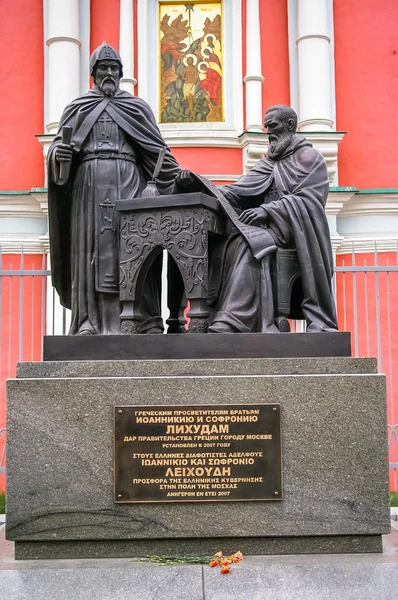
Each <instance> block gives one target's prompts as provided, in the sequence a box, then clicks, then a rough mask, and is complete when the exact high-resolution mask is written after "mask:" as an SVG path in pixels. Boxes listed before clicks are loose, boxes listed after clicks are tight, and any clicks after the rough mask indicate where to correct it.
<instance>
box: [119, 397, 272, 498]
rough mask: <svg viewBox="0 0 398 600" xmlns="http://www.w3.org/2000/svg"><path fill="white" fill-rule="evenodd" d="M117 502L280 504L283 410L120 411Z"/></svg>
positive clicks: (248, 407)
mask: <svg viewBox="0 0 398 600" xmlns="http://www.w3.org/2000/svg"><path fill="white" fill-rule="evenodd" d="M114 415H115V417H114V418H115V420H114V423H115V455H114V456H115V471H114V476H115V479H114V481H115V490H114V491H115V496H114V501H115V502H121V503H125V502H211V501H217V502H219V501H232V502H233V501H244V500H246V501H247V500H282V495H283V494H282V451H281V426H280V404H275V403H274V404H247V405H245V406H242V405H239V404H231V405H225V404H215V405H209V404H204V405H189V406H188V405H187V406H174V405H169V406H168V405H159V406H153V405H150V406H117V407H115V412H114Z"/></svg>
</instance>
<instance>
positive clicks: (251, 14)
mask: <svg viewBox="0 0 398 600" xmlns="http://www.w3.org/2000/svg"><path fill="white" fill-rule="evenodd" d="M243 81H244V83H245V85H246V131H262V130H263V116H264V115H263V107H262V93H261V92H262V90H261V88H262V83H263V81H264V77H263V76H262V72H261V39H260V9H259V0H247V3H246V76H245V77H244V79H243Z"/></svg>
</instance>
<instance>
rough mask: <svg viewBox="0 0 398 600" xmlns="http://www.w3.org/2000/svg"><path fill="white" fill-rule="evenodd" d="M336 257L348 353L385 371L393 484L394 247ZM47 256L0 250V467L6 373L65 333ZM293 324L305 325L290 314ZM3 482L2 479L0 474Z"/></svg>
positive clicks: (397, 454) (396, 389)
mask: <svg viewBox="0 0 398 600" xmlns="http://www.w3.org/2000/svg"><path fill="white" fill-rule="evenodd" d="M354 249H355V250H358V241H356V242H355V248H354V243H353V245H352V252H351V254H346V255H344V256H343V257H337V266H336V269H335V271H336V273H335V277H334V282H333V284H334V292H335V298H336V306H337V311H338V315H339V326H340V329H341V330H344V331H350V332H351V337H352V354H353V356H376V357H377V359H378V369H379V372H383V373H385V374H386V379H387V398H388V400H387V401H388V441H389V453H390V474H391V488H392V489H395V490H397V489H398V422H397V421H398V327H396V323H397V322H398V321H397V320H398V247H397V250H396V252H394V253H392V252H391V250H389V251H388V252H383V251H381V250H380V248H378V247H377V244H375V246H374V249H373V252H372V253H369V251H368V252H366V253H363V254H356V253H355V252H354ZM46 265H47V256H46V254H43V255H42V256H37V255H35V256H34V257H32V256H31V255H24V254H23V253H22V254H21V255H19V256H16V255H14V256H10V255H3V256H2V255H1V250H0V369H1V372H0V458H1V462H0V475H1V474H2V473H4V471H5V449H4V439H5V403H6V399H5V380H6V379H7V378H10V377H14V376H15V367H16V363H17V362H18V361H22V360H33V361H36V360H41V358H42V338H43V335H52V334H58V335H65V334H66V333H67V330H68V328H69V319H70V315H69V311H66V310H65V309H64V308H62V307H61V306H60V304H59V302H58V297H57V295H56V293H55V290H54V289H53V288H52V286H51V279H50V275H51V273H50V271H49V269H47V268H46ZM292 330H293V331H304V330H305V325H304V324H303V323H302V322H294V323H293V327H292ZM0 488H1V482H0Z"/></svg>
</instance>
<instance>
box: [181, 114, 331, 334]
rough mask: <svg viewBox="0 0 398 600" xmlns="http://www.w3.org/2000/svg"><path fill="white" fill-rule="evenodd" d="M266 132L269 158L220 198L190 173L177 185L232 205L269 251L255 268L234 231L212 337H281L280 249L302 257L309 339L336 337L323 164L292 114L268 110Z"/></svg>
mask: <svg viewBox="0 0 398 600" xmlns="http://www.w3.org/2000/svg"><path fill="white" fill-rule="evenodd" d="M264 126H265V127H266V129H267V132H268V137H269V149H268V154H267V157H266V158H263V159H262V160H260V161H258V163H257V164H256V165H255V166H254V167H253V169H252V170H251V171H249V173H248V174H247V175H244V176H243V177H241V178H240V179H239V181H238V182H237V183H235V184H231V185H226V186H225V187H223V188H221V189H218V190H217V189H216V188H214V186H211V184H210V185H209V183H206V181H205V180H204V178H201V177H198V176H196V175H195V174H193V173H190V172H189V171H182V172H181V174H180V175H179V176H178V178H177V182H176V183H177V185H178V187H179V188H180V189H181V190H190V191H206V188H207V190H208V191H211V192H212V193H213V194H214V195H216V196H217V197H219V199H220V203H221V205H222V204H223V203H224V202H225V201H228V202H229V204H230V205H231V206H233V207H234V208H235V210H236V212H237V213H238V214H239V215H240V217H239V221H240V223H241V224H242V225H243V226H253V227H252V230H253V229H254V228H258V239H260V240H262V242H260V243H264V247H263V252H262V253H261V252H258V256H259V255H261V254H262V257H263V258H262V260H256V259H255V258H254V256H253V251H252V248H250V247H249V245H248V243H247V240H245V239H244V237H243V236H242V235H241V234H240V233H238V232H237V230H236V229H235V232H234V233H232V235H231V236H230V238H229V240H228V242H227V247H226V250H225V253H224V261H223V267H222V279H221V284H220V291H219V295H218V299H217V301H216V303H215V306H214V312H213V316H212V318H211V320H210V321H211V325H210V327H209V329H208V331H209V332H212V333H234V332H236V333H248V332H269V333H272V332H278V329H277V327H276V325H275V316H276V311H275V306H274V298H273V283H274V281H275V277H276V275H277V273H276V268H275V264H276V263H275V254H276V252H277V251H278V249H283V248H286V249H295V250H296V253H297V262H298V264H299V268H300V275H301V284H302V292H303V296H302V301H301V312H302V315H303V317H304V319H305V321H306V323H307V331H308V332H316V331H335V330H336V329H337V321H336V311H335V304H334V299H333V293H332V283H331V282H332V276H333V254H332V247H331V242H330V234H329V227H328V222H327V217H326V213H325V205H326V200H327V196H328V191H329V183H328V174H327V168H326V163H325V160H324V158H323V156H322V155H321V154H320V153H319V152H318V151H317V150H315V149H314V148H313V147H312V144H310V142H308V141H307V140H306V139H305V138H304V137H302V136H300V135H297V134H296V128H297V115H296V113H295V112H294V110H293V109H292V108H290V107H289V106H284V105H277V106H272V107H271V108H269V109H268V110H267V112H266V114H265V118H264ZM220 197H221V198H220ZM238 229H239V227H238ZM244 231H245V228H244V227H243V228H242V232H243V233H244ZM251 235H252V236H253V231H251ZM254 237H256V235H255V230H254Z"/></svg>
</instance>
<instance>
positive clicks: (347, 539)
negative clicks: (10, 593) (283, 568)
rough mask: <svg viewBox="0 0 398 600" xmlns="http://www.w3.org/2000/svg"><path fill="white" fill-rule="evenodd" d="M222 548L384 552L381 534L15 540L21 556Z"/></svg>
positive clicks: (116, 555)
mask: <svg viewBox="0 0 398 600" xmlns="http://www.w3.org/2000/svg"><path fill="white" fill-rule="evenodd" d="M219 548H224V549H225V552H227V549H230V552H231V553H232V552H234V551H235V548H239V550H240V551H241V552H242V553H243V554H244V555H248V554H250V555H263V554H337V553H339V554H354V553H366V552H381V551H382V539H381V535H361V536H353V535H336V536H316V537H315V536H312V537H309V536H307V537H306V536H301V537H286V538H284V537H281V538H278V537H248V538H245V537H239V538H202V539H195V538H190V539H189V538H188V539H174V540H170V539H168V540H106V541H98V540H97V541H81V542H66V541H65V542H51V541H49V542H15V558H16V559H17V560H33V559H53V558H59V559H65V558H126V557H136V556H173V555H176V554H178V555H187V556H192V555H197V556H202V555H206V556H209V557H211V556H213V554H215V553H216V552H217V551H218V549H219Z"/></svg>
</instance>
